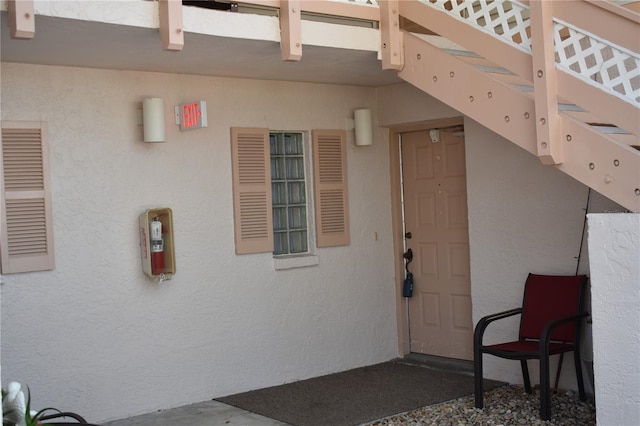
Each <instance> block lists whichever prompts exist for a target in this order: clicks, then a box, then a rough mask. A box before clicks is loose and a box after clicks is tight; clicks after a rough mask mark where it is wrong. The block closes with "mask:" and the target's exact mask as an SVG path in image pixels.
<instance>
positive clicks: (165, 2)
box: [158, 0, 184, 51]
mask: <svg viewBox="0 0 640 426" xmlns="http://www.w3.org/2000/svg"><path fill="white" fill-rule="evenodd" d="M158 5H159V8H160V40H161V41H162V49H164V50H176V51H180V50H182V48H183V47H184V31H183V24H182V1H181V0H159V1H158Z"/></svg>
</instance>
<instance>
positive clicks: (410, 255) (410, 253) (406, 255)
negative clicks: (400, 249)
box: [402, 249, 413, 264]
mask: <svg viewBox="0 0 640 426" xmlns="http://www.w3.org/2000/svg"><path fill="white" fill-rule="evenodd" d="M402 257H404V258H405V259H406V260H407V264H408V263H411V261H412V260H413V250H411V249H409V250H407V251H406V252H405V253H404V254H403V255H402Z"/></svg>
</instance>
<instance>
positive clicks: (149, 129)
mask: <svg viewBox="0 0 640 426" xmlns="http://www.w3.org/2000/svg"><path fill="white" fill-rule="evenodd" d="M142 126H143V131H144V141H145V142H165V141H166V140H167V139H166V135H165V127H164V100H163V99H162V98H146V99H145V100H144V101H142Z"/></svg>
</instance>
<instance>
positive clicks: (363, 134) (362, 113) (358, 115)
mask: <svg viewBox="0 0 640 426" xmlns="http://www.w3.org/2000/svg"><path fill="white" fill-rule="evenodd" d="M353 121H354V122H355V131H356V145H357V146H367V145H372V144H373V129H372V127H371V110H370V109H357V110H355V111H353Z"/></svg>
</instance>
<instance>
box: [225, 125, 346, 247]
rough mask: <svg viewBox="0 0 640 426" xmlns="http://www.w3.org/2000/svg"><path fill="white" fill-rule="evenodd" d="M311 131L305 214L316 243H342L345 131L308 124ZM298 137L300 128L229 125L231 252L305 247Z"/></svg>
mask: <svg viewBox="0 0 640 426" xmlns="http://www.w3.org/2000/svg"><path fill="white" fill-rule="evenodd" d="M311 134H312V147H313V149H312V161H311V164H312V168H313V193H314V203H315V205H314V209H315V211H314V212H313V213H311V214H315V227H316V228H315V229H316V239H317V246H318V247H331V246H340V245H348V244H349V211H348V195H347V163H346V132H345V131H343V130H313V131H312V132H311ZM302 139H303V138H302V134H300V133H282V132H273V133H270V132H269V130H268V129H262V128H235V127H234V128H232V129H231V160H232V171H233V207H234V224H235V229H234V231H235V232H234V235H235V247H236V253H237V254H245V253H264V252H273V253H275V254H284V253H289V254H298V253H305V252H308V251H309V248H308V247H307V245H308V236H309V232H308V228H307V227H308V223H309V221H308V220H307V219H308V217H307V211H308V203H307V193H306V184H307V183H306V182H305V181H304V179H305V177H306V176H307V175H306V174H305V170H304V164H305V161H304V155H305V152H304V143H303V140H302ZM272 167H273V168H274V169H275V170H271V168H272ZM274 235H275V238H274ZM275 239H278V241H277V242H275V243H274V240H275Z"/></svg>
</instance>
